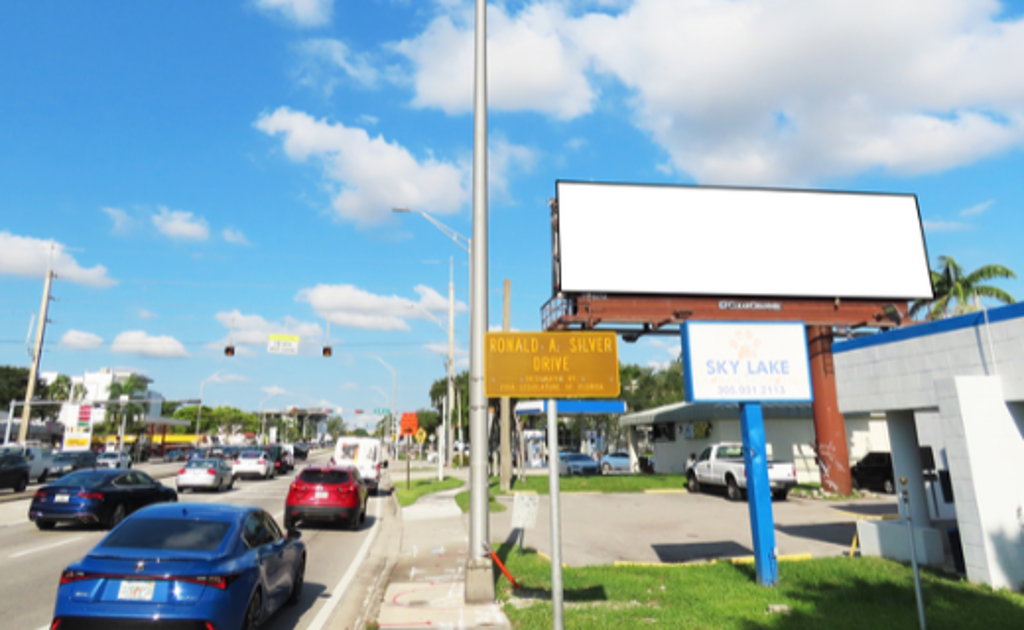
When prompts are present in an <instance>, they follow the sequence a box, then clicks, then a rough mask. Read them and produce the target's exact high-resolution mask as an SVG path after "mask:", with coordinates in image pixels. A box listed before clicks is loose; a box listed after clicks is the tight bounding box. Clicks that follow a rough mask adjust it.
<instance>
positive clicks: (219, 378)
mask: <svg viewBox="0 0 1024 630" xmlns="http://www.w3.org/2000/svg"><path fill="white" fill-rule="evenodd" d="M248 380H249V379H248V378H247V377H245V376H242V375H241V374H230V373H228V374H217V375H216V376H213V377H211V378H210V379H209V382H210V383H244V382H245V381H248Z"/></svg>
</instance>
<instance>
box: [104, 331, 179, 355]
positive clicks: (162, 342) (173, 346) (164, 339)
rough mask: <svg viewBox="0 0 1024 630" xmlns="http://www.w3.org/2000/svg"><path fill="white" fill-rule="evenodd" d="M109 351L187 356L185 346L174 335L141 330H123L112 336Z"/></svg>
mask: <svg viewBox="0 0 1024 630" xmlns="http://www.w3.org/2000/svg"><path fill="white" fill-rule="evenodd" d="M110 351H111V352H120V353H123V354H135V355H138V356H143V357H158V358H169V357H187V356H189V354H188V351H186V350H185V346H183V345H181V342H180V341H178V340H177V339H175V338H174V337H170V336H166V335H160V336H157V335H149V334H146V332H145V331H142V330H129V331H125V332H123V333H121V334H120V335H118V336H117V337H114V342H113V343H112V344H110Z"/></svg>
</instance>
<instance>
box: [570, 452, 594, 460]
mask: <svg viewBox="0 0 1024 630" xmlns="http://www.w3.org/2000/svg"><path fill="white" fill-rule="evenodd" d="M566 459H570V460H572V461H574V462H592V461H594V460H593V459H591V458H589V457H587V456H586V455H583V454H579V455H567V456H566Z"/></svg>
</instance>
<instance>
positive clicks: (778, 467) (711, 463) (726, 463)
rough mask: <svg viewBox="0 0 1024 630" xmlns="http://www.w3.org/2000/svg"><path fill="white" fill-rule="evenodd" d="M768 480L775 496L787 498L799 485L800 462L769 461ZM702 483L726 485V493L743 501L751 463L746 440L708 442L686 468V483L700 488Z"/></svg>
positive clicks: (732, 498) (691, 490)
mask: <svg viewBox="0 0 1024 630" xmlns="http://www.w3.org/2000/svg"><path fill="white" fill-rule="evenodd" d="M768 482H769V484H770V485H771V489H772V498H775V499H778V500H780V501H783V500H785V499H786V496H787V495H788V494H789V491H790V490H791V489H792V488H793V486H795V485H796V466H794V465H793V463H792V462H775V461H771V460H769V461H768ZM702 486H725V492H726V495H727V496H728V497H729V499H730V500H732V501H739V500H741V499H743V498H744V497H745V496H746V494H747V467H746V464H745V463H744V462H743V444H741V443H739V442H723V443H721V444H712V445H711V446H708V447H707V448H705V449H704V450H703V451H701V452H700V455H699V456H698V457H697V461H696V462H695V463H694V464H693V465H691V466H690V468H689V469H688V470H687V471H686V487H687V488H688V489H689V491H690V492H693V493H697V492H700V489H701V487H702Z"/></svg>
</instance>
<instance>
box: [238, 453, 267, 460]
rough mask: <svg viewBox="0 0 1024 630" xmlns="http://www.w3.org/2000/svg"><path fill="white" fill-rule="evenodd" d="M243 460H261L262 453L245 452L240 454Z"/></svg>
mask: <svg viewBox="0 0 1024 630" xmlns="http://www.w3.org/2000/svg"><path fill="white" fill-rule="evenodd" d="M242 458H243V459H263V453H260V452H259V451H246V452H244V453H242Z"/></svg>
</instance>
